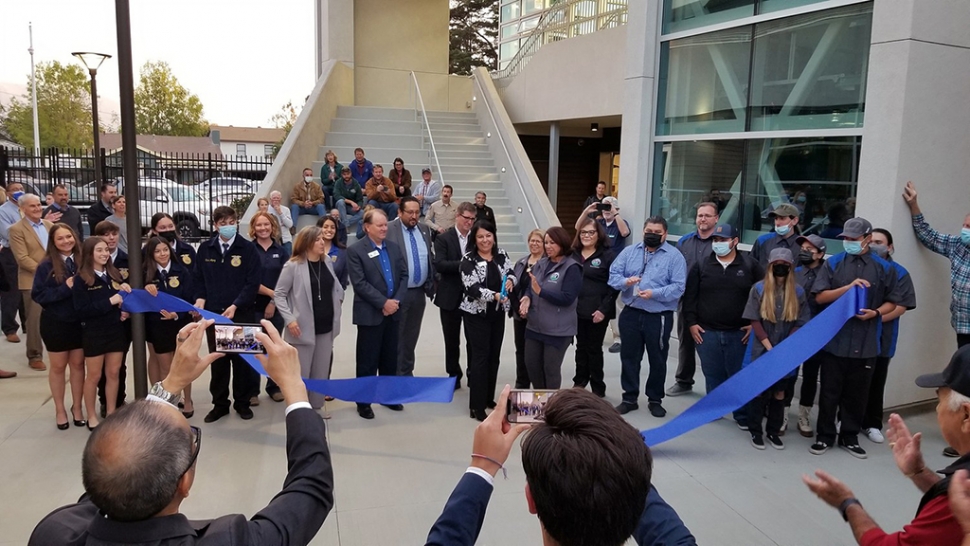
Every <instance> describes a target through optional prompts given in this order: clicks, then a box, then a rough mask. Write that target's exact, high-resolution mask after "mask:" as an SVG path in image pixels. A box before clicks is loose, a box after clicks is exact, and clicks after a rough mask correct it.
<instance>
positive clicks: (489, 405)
mask: <svg viewBox="0 0 970 546" xmlns="http://www.w3.org/2000/svg"><path fill="white" fill-rule="evenodd" d="M487 406H488V409H495V406H498V404H496V403H495V400H492V401H491V402H489V403H488V404H487Z"/></svg>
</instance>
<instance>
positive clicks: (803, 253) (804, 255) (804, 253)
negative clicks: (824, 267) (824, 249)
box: [798, 250, 815, 265]
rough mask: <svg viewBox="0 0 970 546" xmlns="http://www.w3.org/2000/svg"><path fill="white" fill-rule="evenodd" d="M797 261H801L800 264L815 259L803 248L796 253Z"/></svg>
mask: <svg viewBox="0 0 970 546" xmlns="http://www.w3.org/2000/svg"><path fill="white" fill-rule="evenodd" d="M798 261H799V262H801V263H802V265H808V264H810V263H812V262H814V261H815V256H813V255H812V253H811V252H809V251H807V250H803V251H801V252H799V253H798Z"/></svg>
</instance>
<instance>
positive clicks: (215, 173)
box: [0, 147, 273, 240]
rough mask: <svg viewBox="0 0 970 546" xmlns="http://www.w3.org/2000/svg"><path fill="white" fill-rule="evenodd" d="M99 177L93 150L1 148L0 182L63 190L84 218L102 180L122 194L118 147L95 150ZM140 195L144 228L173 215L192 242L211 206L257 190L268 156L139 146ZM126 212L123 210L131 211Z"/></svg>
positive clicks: (243, 201)
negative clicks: (160, 214)
mask: <svg viewBox="0 0 970 546" xmlns="http://www.w3.org/2000/svg"><path fill="white" fill-rule="evenodd" d="M99 157H100V161H101V173H102V180H101V181H96V180H95V176H96V175H95V163H94V161H95V160H94V154H93V153H92V152H91V151H84V150H63V149H48V150H45V151H43V152H42V153H41V154H40V155H36V154H34V152H33V150H24V149H17V148H5V147H0V186H3V187H4V188H6V187H7V186H8V185H9V184H11V183H19V184H21V185H23V187H24V191H25V192H27V193H34V194H37V195H38V196H40V197H41V199H42V200H44V199H45V198H46V197H47V194H48V193H50V192H51V191H52V189H53V187H54V186H55V185H57V184H63V185H64V186H66V187H67V188H68V192H69V198H70V202H71V205H72V206H75V207H77V208H78V209H79V210H80V211H81V213H82V215H84V216H85V224H86V223H87V219H86V216H87V209H88V208H89V207H90V206H91V205H93V204H94V203H95V202H97V200H98V199H99V192H100V187H101V185H102V183H110V184H114V185H115V186H116V187H117V188H118V193H119V194H121V195H124V186H125V184H124V182H125V181H124V176H123V175H124V166H123V163H122V161H123V158H122V154H121V151H120V150H114V151H111V153H108V151H106V150H104V149H102V150H101V153H100V156H99ZM137 157H138V173H139V181H138V184H139V188H140V191H139V197H140V208H141V210H140V211H138V213H139V215H140V217H141V223H142V228H143V231H147V230H148V228H149V227H150V225H149V224H150V219H151V217H152V215H154V214H155V213H157V212H167V213H169V214H171V215H172V217H173V218H174V219H175V221H176V224H177V225H178V229H179V232H180V233H181V235H182V237H183V238H185V239H189V240H197V239H200V238H203V237H205V236H207V235H208V234H209V233H211V231H212V225H211V221H210V218H211V217H212V210H213V209H214V208H215V207H218V206H221V205H229V206H234V207H235V208H237V210H239V209H243V208H244V206H245V205H248V203H249V201H250V200H251V199H252V196H253V194H254V193H255V192H256V190H257V189H258V188H259V185H260V184H261V183H262V181H263V179H264V178H265V177H266V172H267V171H268V170H269V168H270V166H271V165H272V164H273V161H272V159H270V158H263V157H236V156H224V155H217V154H192V153H159V152H152V151H148V150H144V149H142V148H139V149H138V151H137ZM135 212H136V211H133V210H129V211H128V212H127V214H135Z"/></svg>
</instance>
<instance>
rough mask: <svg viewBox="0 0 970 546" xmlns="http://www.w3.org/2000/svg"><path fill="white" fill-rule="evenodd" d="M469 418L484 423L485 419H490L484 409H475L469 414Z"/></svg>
mask: <svg viewBox="0 0 970 546" xmlns="http://www.w3.org/2000/svg"><path fill="white" fill-rule="evenodd" d="M468 416H469V417H471V418H472V419H477V420H479V421H484V420H485V418H486V417H488V416H487V415H485V410H483V409H479V410H474V409H473V410H471V411H470V412H469V415H468Z"/></svg>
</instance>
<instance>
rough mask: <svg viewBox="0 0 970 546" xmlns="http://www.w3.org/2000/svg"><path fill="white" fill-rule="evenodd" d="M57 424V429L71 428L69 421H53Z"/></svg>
mask: <svg viewBox="0 0 970 546" xmlns="http://www.w3.org/2000/svg"><path fill="white" fill-rule="evenodd" d="M55 424H56V425H57V430H67V429H69V428H71V424H70V423H55Z"/></svg>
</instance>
